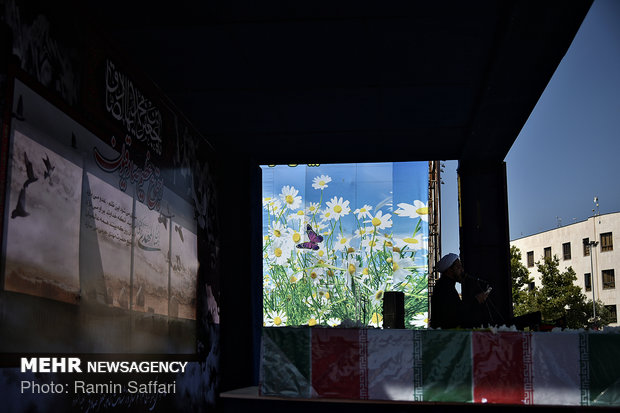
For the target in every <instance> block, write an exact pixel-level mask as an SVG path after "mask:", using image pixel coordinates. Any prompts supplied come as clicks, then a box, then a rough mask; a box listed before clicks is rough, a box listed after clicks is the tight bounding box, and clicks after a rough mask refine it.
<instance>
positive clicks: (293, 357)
mask: <svg viewBox="0 0 620 413" xmlns="http://www.w3.org/2000/svg"><path fill="white" fill-rule="evenodd" d="M310 333H311V331H310V329H309V328H292V327H272V328H269V327H265V328H263V341H262V346H263V349H262V350H263V354H262V363H261V394H263V395H278V396H289V397H312V393H311V384H310V383H311V373H310V366H311V355H310V354H311V348H310Z"/></svg>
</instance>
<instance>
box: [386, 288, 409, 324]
mask: <svg viewBox="0 0 620 413" xmlns="http://www.w3.org/2000/svg"><path fill="white" fill-rule="evenodd" d="M383 328H405V293H403V292H400V291H387V292H385V293H384V294H383Z"/></svg>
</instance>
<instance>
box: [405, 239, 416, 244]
mask: <svg viewBox="0 0 620 413" xmlns="http://www.w3.org/2000/svg"><path fill="white" fill-rule="evenodd" d="M403 241H405V242H406V243H407V244H417V243H418V242H419V241H418V240H417V239H415V238H405V239H404V240H403Z"/></svg>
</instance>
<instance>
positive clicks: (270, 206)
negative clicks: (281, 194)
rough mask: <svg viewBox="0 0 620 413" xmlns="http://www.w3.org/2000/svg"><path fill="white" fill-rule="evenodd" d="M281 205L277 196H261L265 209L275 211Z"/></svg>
mask: <svg viewBox="0 0 620 413" xmlns="http://www.w3.org/2000/svg"><path fill="white" fill-rule="evenodd" d="M281 207H282V203H281V202H280V200H279V199H278V198H272V197H266V198H263V208H265V209H266V210H267V211H271V212H275V211H277V210H278V209H280V208H281Z"/></svg>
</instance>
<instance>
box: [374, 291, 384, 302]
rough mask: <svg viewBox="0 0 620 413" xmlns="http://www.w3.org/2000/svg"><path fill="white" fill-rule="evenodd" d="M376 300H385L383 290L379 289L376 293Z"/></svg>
mask: <svg viewBox="0 0 620 413" xmlns="http://www.w3.org/2000/svg"><path fill="white" fill-rule="evenodd" d="M375 300H377V301H379V300H383V290H379V291H377V292H376V293H375Z"/></svg>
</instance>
